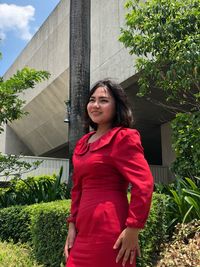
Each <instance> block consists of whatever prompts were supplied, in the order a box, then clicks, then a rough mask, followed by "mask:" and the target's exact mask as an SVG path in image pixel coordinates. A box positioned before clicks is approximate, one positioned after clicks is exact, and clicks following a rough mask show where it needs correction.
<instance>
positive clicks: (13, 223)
mask: <svg viewBox="0 0 200 267" xmlns="http://www.w3.org/2000/svg"><path fill="white" fill-rule="evenodd" d="M0 239H1V240H3V241H4V240H7V241H8V240H10V239H12V240H13V242H14V243H17V242H20V241H21V242H28V241H30V240H31V232H30V215H29V213H27V212H25V207H23V206H13V207H9V208H5V209H0Z"/></svg>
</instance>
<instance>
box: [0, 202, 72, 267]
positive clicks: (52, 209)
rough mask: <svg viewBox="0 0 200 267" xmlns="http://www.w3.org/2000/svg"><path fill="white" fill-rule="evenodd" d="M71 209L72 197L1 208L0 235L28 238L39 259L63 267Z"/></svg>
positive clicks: (5, 237)
mask: <svg viewBox="0 0 200 267" xmlns="http://www.w3.org/2000/svg"><path fill="white" fill-rule="evenodd" d="M69 209H70V201H69V200H60V201H55V202H49V203H41V204H33V205H30V206H13V207H9V208H4V209H0V239H1V240H3V241H10V240H12V241H13V242H14V243H18V242H23V243H27V242H28V243H29V244H30V245H31V247H32V249H33V254H34V257H35V258H36V259H37V261H38V262H40V263H42V264H44V265H45V266H52V267H54V266H55V267H56V266H59V267H60V263H61V261H62V260H63V249H64V244H65V239H66V235H67V226H66V217H67V216H68V215H69ZM49 251H51V253H49Z"/></svg>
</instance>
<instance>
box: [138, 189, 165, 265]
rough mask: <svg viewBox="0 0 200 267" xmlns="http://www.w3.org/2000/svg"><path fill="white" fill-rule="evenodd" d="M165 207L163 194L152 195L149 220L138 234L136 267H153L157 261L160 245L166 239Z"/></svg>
mask: <svg viewBox="0 0 200 267" xmlns="http://www.w3.org/2000/svg"><path fill="white" fill-rule="evenodd" d="M167 206H168V198H167V197H166V196H165V195H164V194H163V195H162V194H158V193H154V194H153V200H152V205H151V211H150V214H149V218H148V220H147V223H146V226H145V228H144V230H143V231H142V232H141V233H140V246H141V258H138V259H137V267H147V266H148V267H150V266H154V264H155V263H156V261H157V259H158V256H159V252H160V247H161V244H162V243H163V242H165V241H166V239H167V224H168V220H167Z"/></svg>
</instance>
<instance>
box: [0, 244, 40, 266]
mask: <svg viewBox="0 0 200 267" xmlns="http://www.w3.org/2000/svg"><path fill="white" fill-rule="evenodd" d="M0 266H1V267H5V266H6V267H19V266H20V267H42V265H38V264H37V263H36V262H35V261H34V260H33V259H32V258H31V249H30V248H29V247H28V246H27V245H22V244H17V245H14V244H13V243H11V242H9V243H6V242H3V243H2V242H0Z"/></svg>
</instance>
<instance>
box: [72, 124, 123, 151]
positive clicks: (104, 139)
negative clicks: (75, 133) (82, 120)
mask: <svg viewBox="0 0 200 267" xmlns="http://www.w3.org/2000/svg"><path fill="white" fill-rule="evenodd" d="M121 128H122V127H114V128H112V129H110V130H109V131H108V132H106V133H105V134H104V135H102V136H101V137H100V138H99V139H97V140H96V141H94V142H92V143H88V140H89V138H90V136H92V135H93V134H95V131H92V132H90V133H88V134H86V135H84V136H83V137H82V138H81V139H80V140H79V141H78V143H77V144H76V148H75V151H74V154H75V155H83V154H85V153H86V152H87V151H88V150H90V151H96V150H98V149H100V148H102V147H104V146H106V145H108V144H109V143H110V142H111V140H112V139H113V137H114V136H115V135H116V134H117V132H118V131H119V130H120V129H121Z"/></svg>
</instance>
